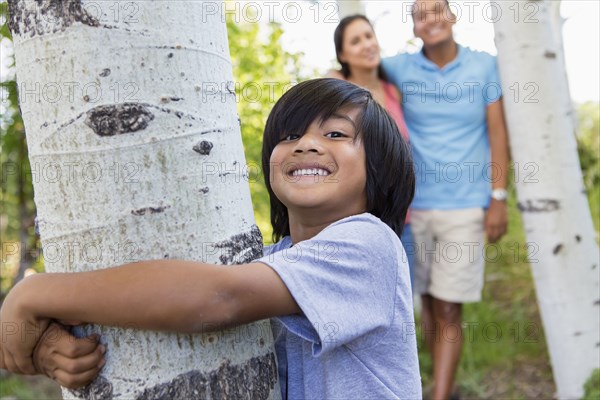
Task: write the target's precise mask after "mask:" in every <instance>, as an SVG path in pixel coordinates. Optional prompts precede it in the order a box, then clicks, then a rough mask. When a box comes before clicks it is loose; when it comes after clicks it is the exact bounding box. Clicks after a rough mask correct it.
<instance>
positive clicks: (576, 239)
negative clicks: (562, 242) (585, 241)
mask: <svg viewBox="0 0 600 400" xmlns="http://www.w3.org/2000/svg"><path fill="white" fill-rule="evenodd" d="M575 241H577V243H579V242H581V236H579V235H575Z"/></svg>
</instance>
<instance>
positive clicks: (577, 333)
mask: <svg viewBox="0 0 600 400" xmlns="http://www.w3.org/2000/svg"><path fill="white" fill-rule="evenodd" d="M573 336H581V332H579V331H577V332H575V333H574V334H573Z"/></svg>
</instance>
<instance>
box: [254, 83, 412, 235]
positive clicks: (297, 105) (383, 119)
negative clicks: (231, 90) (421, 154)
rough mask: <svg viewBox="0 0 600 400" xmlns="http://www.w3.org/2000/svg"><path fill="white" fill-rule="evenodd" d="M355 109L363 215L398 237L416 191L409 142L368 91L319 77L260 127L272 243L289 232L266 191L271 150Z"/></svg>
mask: <svg viewBox="0 0 600 400" xmlns="http://www.w3.org/2000/svg"><path fill="white" fill-rule="evenodd" d="M354 108H358V109H359V110H360V113H359V115H358V117H357V121H356V129H357V132H356V134H357V136H356V138H357V140H361V141H362V142H363V145H364V148H365V154H366V166H365V169H366V171H367V183H366V192H367V211H368V212H369V213H371V214H373V215H375V216H376V217H378V218H380V219H381V220H382V221H383V222H385V223H386V224H387V225H388V226H389V227H390V228H392V229H393V230H394V231H395V232H396V233H397V234H398V236H400V235H401V234H402V228H403V227H404V219H405V217H406V211H407V210H408V206H409V205H410V203H411V201H412V198H413V195H414V192H415V174H414V169H413V163H412V157H411V154H410V149H409V147H408V144H407V143H406V142H405V141H404V139H403V138H402V136H401V135H400V132H399V131H398V126H397V125H396V122H394V120H393V119H392V118H391V117H390V116H389V115H388V113H387V112H386V111H385V109H384V108H383V107H381V106H380V105H379V104H378V103H377V102H376V101H375V100H374V99H373V97H372V96H371V93H370V92H369V91H368V90H366V89H362V88H359V87H358V86H356V85H354V84H352V83H350V82H347V81H344V80H340V79H333V78H323V79H313V80H309V81H305V82H302V83H300V84H298V85H296V86H294V87H292V88H291V89H290V90H289V91H288V92H286V93H285V94H284V95H283V96H282V97H281V99H279V101H278V102H277V103H276V104H275V106H274V107H273V110H271V113H270V114H269V118H268V119H267V123H266V125H265V132H264V136H263V148H262V168H263V171H264V176H265V185H266V186H267V191H268V192H269V198H270V202H271V224H272V225H273V239H274V241H278V240H279V239H281V237H283V236H286V235H289V234H290V226H289V220H288V212H287V208H286V206H285V205H284V204H283V203H282V202H281V201H279V199H278V198H277V196H275V193H273V189H272V188H271V170H270V159H271V154H272V153H273V149H274V148H275V146H277V144H278V143H279V142H280V141H281V140H282V139H283V138H285V137H286V136H288V135H298V136H302V135H304V133H305V132H306V131H307V130H308V127H309V126H310V124H311V123H313V121H319V122H322V121H325V120H326V119H328V118H329V117H331V116H332V115H333V114H334V113H336V112H337V111H339V110H350V109H354Z"/></svg>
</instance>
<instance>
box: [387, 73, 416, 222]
mask: <svg viewBox="0 0 600 400" xmlns="http://www.w3.org/2000/svg"><path fill="white" fill-rule="evenodd" d="M382 83H383V92H384V94H385V105H384V107H385V110H386V111H387V112H388V114H390V116H391V117H392V119H393V120H394V121H396V125H398V129H399V130H400V133H401V134H402V137H403V138H404V139H406V141H408V128H407V127H406V123H405V122H404V115H403V114H402V108H401V107H400V99H399V98H398V91H396V90H394V85H392V84H391V83H389V82H385V81H384V82H382ZM404 223H406V224H408V223H410V210H408V211H407V212H406V219H405V220H404Z"/></svg>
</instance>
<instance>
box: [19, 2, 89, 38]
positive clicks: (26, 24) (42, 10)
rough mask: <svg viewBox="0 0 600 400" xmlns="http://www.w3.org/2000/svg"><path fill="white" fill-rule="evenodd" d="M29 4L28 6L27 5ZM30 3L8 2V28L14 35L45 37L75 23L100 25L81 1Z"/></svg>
mask: <svg viewBox="0 0 600 400" xmlns="http://www.w3.org/2000/svg"><path fill="white" fill-rule="evenodd" d="M27 3H29V5H28V4H27ZM35 3H36V4H35V6H33V7H31V2H27V1H20V0H10V1H9V2H8V10H9V12H8V14H9V16H10V17H9V20H8V27H9V28H10V31H11V32H12V34H13V36H14V35H23V36H25V35H29V37H33V36H35V35H40V36H41V35H45V34H48V33H55V32H58V31H64V30H65V29H66V28H68V27H69V26H71V25H73V24H74V23H76V22H80V23H82V24H84V25H88V26H93V27H98V26H100V23H99V22H98V20H96V19H95V18H94V17H92V16H91V15H89V14H88V13H87V12H86V11H85V9H84V8H83V6H82V4H81V0H69V1H63V0H36V2H35Z"/></svg>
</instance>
